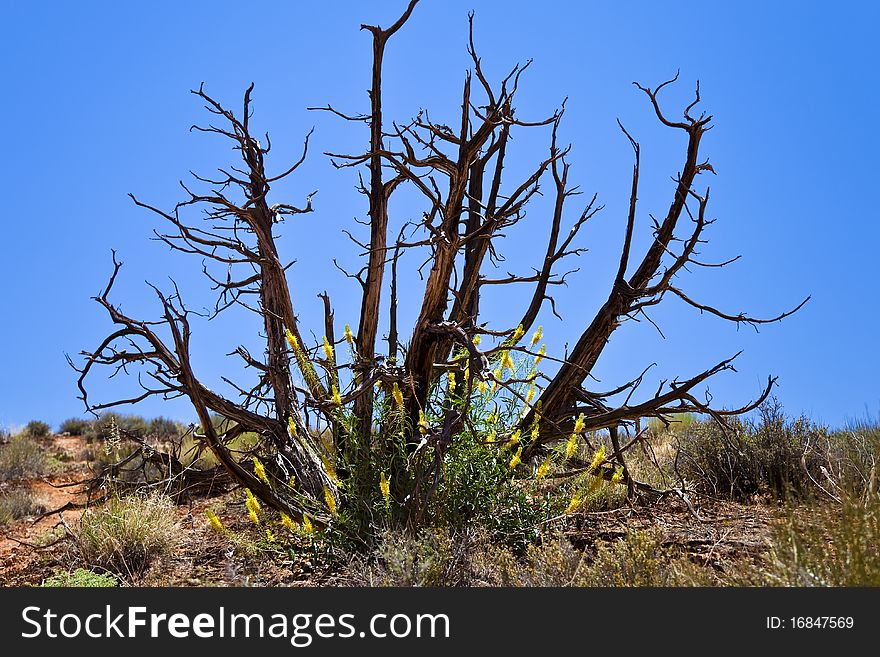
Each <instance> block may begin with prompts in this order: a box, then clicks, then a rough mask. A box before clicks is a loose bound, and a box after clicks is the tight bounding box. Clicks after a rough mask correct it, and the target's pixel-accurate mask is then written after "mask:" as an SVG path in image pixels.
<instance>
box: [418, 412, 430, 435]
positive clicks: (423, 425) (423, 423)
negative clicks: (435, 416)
mask: <svg viewBox="0 0 880 657" xmlns="http://www.w3.org/2000/svg"><path fill="white" fill-rule="evenodd" d="M419 433H421V434H426V433H428V418H426V417H425V411H423V410H421V409H419Z"/></svg>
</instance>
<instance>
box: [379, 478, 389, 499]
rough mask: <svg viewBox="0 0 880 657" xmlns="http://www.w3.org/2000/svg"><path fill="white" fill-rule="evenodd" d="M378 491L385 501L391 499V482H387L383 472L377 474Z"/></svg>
mask: <svg viewBox="0 0 880 657" xmlns="http://www.w3.org/2000/svg"><path fill="white" fill-rule="evenodd" d="M379 491H380V492H381V493H382V497H384V498H385V501H388V500H389V499H391V482H390V481H388V475H386V474H385V473H384V472H381V473H379Z"/></svg>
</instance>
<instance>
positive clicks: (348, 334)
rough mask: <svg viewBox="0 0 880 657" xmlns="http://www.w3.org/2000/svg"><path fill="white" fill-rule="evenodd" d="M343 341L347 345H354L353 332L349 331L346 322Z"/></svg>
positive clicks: (349, 328)
mask: <svg viewBox="0 0 880 657" xmlns="http://www.w3.org/2000/svg"><path fill="white" fill-rule="evenodd" d="M345 341H346V342H347V343H348V346H349V347H354V334H353V333H352V332H351V327H350V326H349V325H348V324H346V325H345Z"/></svg>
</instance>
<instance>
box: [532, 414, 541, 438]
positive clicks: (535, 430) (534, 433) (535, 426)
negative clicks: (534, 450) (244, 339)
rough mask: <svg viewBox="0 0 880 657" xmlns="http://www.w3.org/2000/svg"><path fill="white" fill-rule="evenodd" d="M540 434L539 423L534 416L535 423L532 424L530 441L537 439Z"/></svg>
mask: <svg viewBox="0 0 880 657" xmlns="http://www.w3.org/2000/svg"><path fill="white" fill-rule="evenodd" d="M540 435H541V424H540V423H539V422H538V419H537V418H535V423H534V424H533V425H532V434H531V438H532V442H535V441H536V440H537V439H538V436H540Z"/></svg>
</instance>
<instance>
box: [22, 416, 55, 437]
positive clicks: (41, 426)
mask: <svg viewBox="0 0 880 657" xmlns="http://www.w3.org/2000/svg"><path fill="white" fill-rule="evenodd" d="M51 430H52V429H51V427H50V426H49V425H48V424H46V423H45V422H40V421H39V420H31V421H30V422H28V423H27V426H26V427H25V428H24V433H25V435H27V436H30V437H31V438H45V437H46V436H48V435H49V432H50V431H51Z"/></svg>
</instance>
